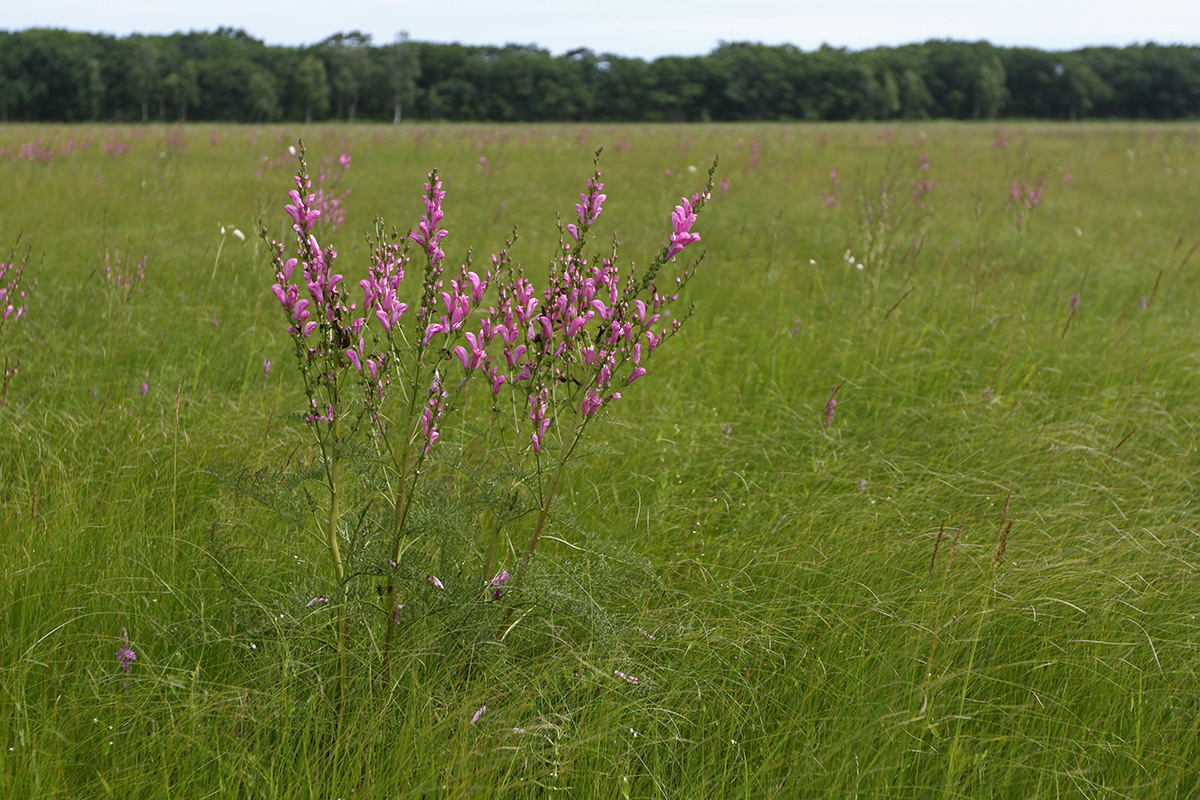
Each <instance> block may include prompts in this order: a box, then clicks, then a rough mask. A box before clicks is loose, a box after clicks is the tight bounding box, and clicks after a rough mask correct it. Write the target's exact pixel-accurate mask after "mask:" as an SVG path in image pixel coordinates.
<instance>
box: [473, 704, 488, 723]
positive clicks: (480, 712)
mask: <svg viewBox="0 0 1200 800" xmlns="http://www.w3.org/2000/svg"><path fill="white" fill-rule="evenodd" d="M485 711H487V706H480V707H479V710H478V711H476V712H475V715H474V716H473V717H471V724H472V725H474V724H475V723H476V722H479V718H480V717H482V716H483V712H485Z"/></svg>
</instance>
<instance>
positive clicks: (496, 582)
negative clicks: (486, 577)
mask: <svg viewBox="0 0 1200 800" xmlns="http://www.w3.org/2000/svg"><path fill="white" fill-rule="evenodd" d="M506 583H508V570H504V571H502V572H501V573H500V574H499V575H497V576H496V577H494V578H492V586H503V585H504V584H506Z"/></svg>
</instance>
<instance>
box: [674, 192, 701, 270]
mask: <svg viewBox="0 0 1200 800" xmlns="http://www.w3.org/2000/svg"><path fill="white" fill-rule="evenodd" d="M695 222H696V212H695V211H694V210H693V209H692V201H691V200H688V199H687V198H686V197H681V198H680V199H679V205H677V206H675V210H674V211H672V212H671V227H672V228H674V232H673V233H672V234H671V244H670V246H669V247H668V248H667V258H674V257H675V256H676V255H678V254H679V253H680V252H681V251H682V250H683V248H685V247H687V246H688V245H689V244H693V243H694V242H698V241H700V234H698V233H692V225H693V224H695Z"/></svg>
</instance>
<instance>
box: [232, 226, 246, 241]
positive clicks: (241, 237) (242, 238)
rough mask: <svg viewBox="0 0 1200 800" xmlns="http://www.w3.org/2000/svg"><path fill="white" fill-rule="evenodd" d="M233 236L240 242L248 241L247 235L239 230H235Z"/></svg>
mask: <svg viewBox="0 0 1200 800" xmlns="http://www.w3.org/2000/svg"><path fill="white" fill-rule="evenodd" d="M233 235H234V236H236V237H237V238H238V239H239V240H240V241H243V242H244V241H246V234H244V233H242V232H241V231H239V230H238V229H237V228H234V229H233Z"/></svg>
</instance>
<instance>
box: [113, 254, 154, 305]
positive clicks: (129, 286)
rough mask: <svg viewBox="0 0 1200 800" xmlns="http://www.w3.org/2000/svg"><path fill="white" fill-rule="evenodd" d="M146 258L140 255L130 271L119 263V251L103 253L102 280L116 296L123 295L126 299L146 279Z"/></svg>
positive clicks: (125, 265)
mask: <svg viewBox="0 0 1200 800" xmlns="http://www.w3.org/2000/svg"><path fill="white" fill-rule="evenodd" d="M147 258H148V256H147V255H146V254H145V253H142V257H141V259H140V260H139V261H138V262H137V264H135V265H134V266H133V267H132V269H131V268H130V267H129V265H128V264H122V263H121V251H120V250H117V251H114V252H112V253H110V252H109V251H108V250H105V251H104V262H103V263H104V280H105V281H106V282H107V283H108V287H109V289H110V290H111V291H113V292H114V293H116V294H124V295H125V298H126V299H128V298H129V296H130V295H131V294H132V293H133V290H134V289H135V288H138V284H140V283H141V282H142V281H144V280H145V279H146V260H147Z"/></svg>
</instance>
